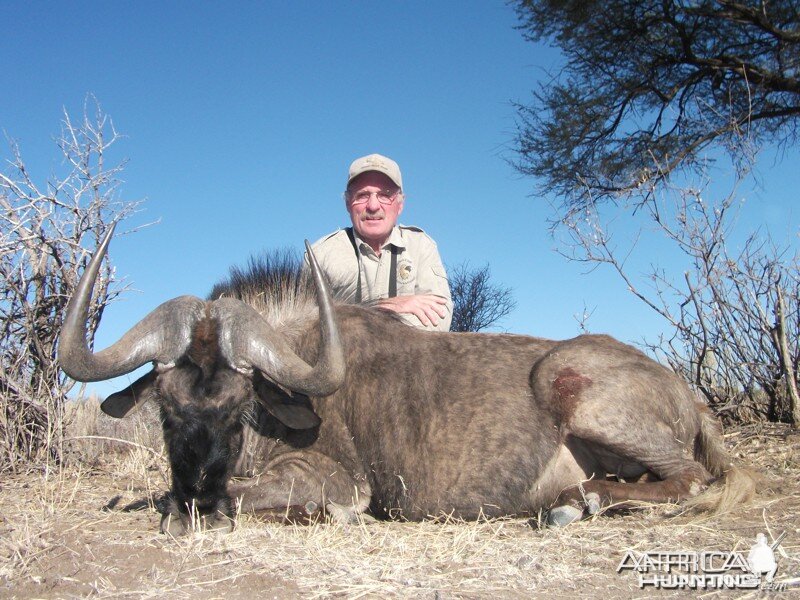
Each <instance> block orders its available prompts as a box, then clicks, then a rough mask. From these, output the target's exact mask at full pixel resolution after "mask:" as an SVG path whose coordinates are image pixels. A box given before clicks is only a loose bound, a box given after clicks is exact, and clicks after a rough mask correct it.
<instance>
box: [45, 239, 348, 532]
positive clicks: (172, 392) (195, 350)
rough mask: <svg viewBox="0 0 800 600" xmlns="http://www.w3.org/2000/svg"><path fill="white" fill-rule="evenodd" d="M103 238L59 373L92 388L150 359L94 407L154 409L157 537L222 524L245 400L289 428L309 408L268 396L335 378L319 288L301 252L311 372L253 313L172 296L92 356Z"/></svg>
mask: <svg viewBox="0 0 800 600" xmlns="http://www.w3.org/2000/svg"><path fill="white" fill-rule="evenodd" d="M112 234H113V227H112V228H111V230H110V231H109V233H108V234H107V235H106V237H105V239H104V240H103V241H102V243H101V244H100V246H99V247H98V250H97V252H96V253H95V255H94V257H93V258H92V260H91V261H90V262H89V264H88V265H87V267H86V270H85V272H84V274H83V277H81V280H80V282H79V283H78V287H77V289H76V291H75V294H74V296H73V297H72V299H71V300H70V303H69V304H68V306H67V312H66V316H65V318H64V325H63V327H62V330H61V341H60V343H59V349H58V358H59V363H60V365H61V368H62V369H63V370H64V372H65V373H66V374H67V375H69V376H70V377H72V378H73V379H76V380H78V381H101V380H104V379H110V378H112V377H117V376H119V375H123V374H126V373H130V372H131V371H133V370H135V369H137V368H138V367H140V366H141V365H143V364H145V363H147V362H153V364H154V369H153V370H152V371H151V372H150V373H148V374H147V375H145V376H144V377H142V378H140V379H139V380H137V381H136V382H134V383H133V384H131V385H130V386H129V387H127V388H126V389H124V390H122V391H120V392H117V393H115V394H112V395H111V396H109V397H108V398H107V399H106V400H105V401H104V402H103V404H102V409H103V411H104V412H105V413H107V414H109V415H111V416H114V417H123V416H125V415H126V414H128V412H130V410H131V409H132V408H133V407H134V406H136V405H137V404H138V403H140V402H142V401H145V400H148V399H151V400H154V401H156V402H157V403H158V404H159V406H160V408H161V418H162V423H163V428H164V440H165V443H166V445H167V449H168V453H169V460H170V466H171V468H172V490H171V501H170V502H171V504H172V506H171V507H169V509H168V510H167V511H166V512H165V518H164V520H162V529H163V530H168V531H175V532H177V531H180V530H182V529H184V528H185V526H186V522H187V520H188V518H189V517H188V515H190V514H199V515H201V516H204V517H208V518H209V519H210V520H211V521H212V522H213V523H214V524H215V525H216V526H223V527H230V520H229V518H230V516H231V512H232V507H231V503H230V499H229V498H228V496H227V493H226V490H225V487H226V482H227V480H228V477H229V475H230V472H231V469H232V467H233V464H234V462H235V460H236V457H237V454H238V452H239V448H240V445H241V436H242V426H243V423H242V421H243V418H244V416H245V415H246V413H247V412H248V410H249V409H250V407H251V406H252V403H253V402H254V401H256V400H258V401H260V402H261V403H262V404H264V405H265V406H266V408H267V409H268V410H269V411H270V412H271V413H272V414H273V415H274V416H275V417H276V418H278V419H279V420H281V421H283V422H284V423H285V424H286V425H288V426H290V427H292V428H295V429H302V428H310V427H314V426H315V425H317V424H319V419H318V417H317V416H316V415H315V414H314V413H313V412H312V411H311V410H310V409H309V408H308V406H307V405H304V404H302V403H291V402H289V403H286V402H275V401H274V399H275V394H274V392H275V390H276V389H285V390H290V391H292V392H296V393H299V394H302V395H305V396H326V395H329V394H332V393H333V392H334V391H336V389H337V388H338V387H339V386H340V385H341V384H342V381H343V380H344V357H343V350H342V344H341V340H340V337H339V333H338V330H337V327H336V323H335V321H334V318H333V308H332V302H331V298H330V293H329V292H328V289H327V285H326V283H325V281H324V279H323V277H322V274H321V272H320V270H319V267H318V265H317V263H316V260H315V259H314V257H313V253H312V252H311V250H310V248H308V255H309V258H310V265H311V272H312V277H313V279H314V282H315V284H316V289H317V301H318V304H319V310H320V332H321V336H320V347H319V352H318V359H317V362H316V364H315V365H314V366H313V367H311V366H310V365H308V364H307V363H305V362H304V361H303V360H302V359H301V358H299V357H298V356H297V355H296V354H295V353H294V352H293V350H292V349H291V348H290V347H289V345H288V344H287V343H286V341H285V340H284V338H283V336H282V335H281V334H280V333H278V332H276V331H275V330H274V329H273V328H272V327H271V326H270V325H269V324H268V323H267V322H266V321H265V320H264V319H263V318H262V317H261V315H259V313H258V312H257V311H256V310H255V309H253V308H252V307H250V306H248V305H247V304H245V303H243V302H241V301H239V300H236V299H233V298H221V299H219V300H215V301H204V300H201V299H200V298H195V297H192V296H181V297H179V298H175V299H173V300H170V301H168V302H165V303H164V304H162V305H161V306H159V307H158V308H156V309H155V310H154V311H152V312H151V313H150V314H149V315H147V316H146V317H145V318H144V319H142V320H141V321H140V322H139V323H138V324H136V325H135V326H134V327H133V328H131V329H130V330H129V331H128V332H126V333H125V334H124V335H123V336H122V338H121V339H120V340H119V341H117V342H116V343H114V344H113V345H111V346H110V347H109V348H106V349H105V350H102V351H100V352H97V353H94V352H92V350H91V349H90V348H89V346H88V343H87V340H86V321H87V316H88V307H89V302H90V294H91V289H92V287H93V286H94V282H95V279H96V277H97V272H98V270H99V268H100V264H101V262H102V259H103V256H104V255H105V253H106V250H107V248H108V244H109V242H110V240H111V236H112ZM306 246H307V247H308V243H307V242H306ZM273 383H274V384H277V386H275V385H272V384H273ZM173 517H175V519H174V521H175V522H174V523H173V522H172V519H173Z"/></svg>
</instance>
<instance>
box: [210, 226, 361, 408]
mask: <svg viewBox="0 0 800 600" xmlns="http://www.w3.org/2000/svg"><path fill="white" fill-rule="evenodd" d="M306 250H307V252H308V261H309V264H310V266H311V274H312V276H313V278H314V283H315V285H316V289H317V303H318V304H319V323H320V343H319V352H318V356H317V362H316V364H315V365H314V367H313V368H312V367H310V366H309V365H308V364H306V363H305V362H304V361H303V360H302V359H300V358H299V357H298V356H297V355H296V354H295V353H294V351H293V350H292V349H291V348H290V347H289V346H288V344H287V343H286V342H285V341H284V339H283V337H282V336H279V335H276V333H275V330H274V329H273V328H272V327H271V326H270V325H269V324H268V323H267V322H266V321H265V320H264V319H263V318H262V317H261V315H260V314H259V313H258V312H257V311H256V310H255V309H253V308H252V307H250V306H248V305H246V304H244V303H242V302H240V301H238V300H234V299H232V298H220V299H219V300H217V301H216V302H214V305H213V307H212V309H211V310H212V314H213V316H215V317H216V318H217V319H219V321H220V322H221V323H222V326H221V327H220V332H221V334H220V341H219V342H220V348H221V349H222V353H223V354H224V355H225V357H226V358H227V359H228V362H229V363H230V364H231V365H232V366H234V367H237V368H249V367H253V368H256V369H258V370H259V371H261V372H262V373H264V374H265V375H267V376H268V377H269V378H271V379H272V380H273V381H275V382H276V383H278V384H280V385H281V386H283V387H285V388H288V389H290V390H292V391H295V392H299V393H301V394H305V395H307V396H327V395H329V394H332V393H333V392H335V391H336V390H337V389H338V388H339V386H340V385H341V384H342V382H343V381H344V375H345V367H344V349H343V347H342V341H341V338H340V337H339V330H338V328H337V327H336V321H335V319H334V317H333V302H332V301H331V296H330V292H329V291H328V285H327V283H326V282H325V278H324V277H323V275H322V272H321V270H320V268H319V265H318V264H317V259H316V258H315V257H314V253H313V252H312V251H311V246H309V244H308V241H307V240H306Z"/></svg>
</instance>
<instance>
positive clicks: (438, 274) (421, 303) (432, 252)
mask: <svg viewBox="0 0 800 600" xmlns="http://www.w3.org/2000/svg"><path fill="white" fill-rule="evenodd" d="M417 231H418V232H419V233H420V234H421V237H419V238H418V241H419V244H418V245H417V247H415V250H416V251H417V255H416V256H414V261H415V263H416V265H417V281H416V285H415V293H414V295H409V296H397V297H395V298H384V299H382V300H380V301H378V303H377V305H378V306H380V307H381V308H385V309H387V310H391V311H394V312H396V313H400V314H403V315H407V317H406V318H407V320H410V321H411V324H412V325H415V326H418V327H422V328H424V329H428V330H431V331H449V330H450V322H451V321H452V319H453V301H452V299H451V297H450V284H449V283H448V281H447V272H446V271H445V269H444V265H443V264H442V259H441V257H440V256H439V250H438V248H437V247H436V242H434V241H433V240H432V239H431V238H430V237H428V236H427V235H425V234H424V233H423V232H422V231H421V230H417Z"/></svg>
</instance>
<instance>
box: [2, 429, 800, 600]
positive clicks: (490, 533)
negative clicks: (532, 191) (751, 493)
mask: <svg viewBox="0 0 800 600" xmlns="http://www.w3.org/2000/svg"><path fill="white" fill-rule="evenodd" d="M726 440H727V443H728V445H729V448H730V449H731V450H732V452H733V454H734V455H735V456H736V457H737V461H738V462H739V463H741V464H744V465H748V466H751V467H753V468H755V469H757V470H758V471H759V472H761V473H764V474H765V476H766V479H765V482H763V483H762V484H761V486H760V487H761V493H760V495H759V496H758V498H757V499H756V500H755V501H754V502H753V503H752V504H751V505H749V506H747V507H742V509H741V510H740V511H739V512H737V513H735V514H731V513H729V514H725V515H720V516H708V515H700V516H698V515H689V514H676V513H680V511H679V510H678V509H677V508H676V507H674V506H671V507H663V506H662V507H645V508H643V509H641V510H637V511H635V512H631V513H628V514H617V515H609V514H605V515H601V516H598V517H593V518H591V519H589V520H586V521H583V522H581V523H577V524H574V525H572V526H570V527H568V528H565V529H561V530H553V529H546V528H539V527H537V526H536V525H531V524H530V523H529V522H528V521H527V520H521V519H516V520H514V519H511V520H500V521H491V522H481V523H445V524H435V523H432V522H424V523H377V524H369V525H351V526H343V525H338V524H329V523H317V524H314V525H307V526H298V525H277V524H264V523H259V522H257V521H255V520H254V519H253V518H251V517H248V516H247V515H241V516H240V518H239V522H238V524H237V528H236V530H235V531H234V532H233V533H230V534H219V533H203V532H197V533H194V534H190V535H188V536H186V537H183V538H181V539H173V538H169V537H167V536H165V535H162V534H159V533H158V522H159V515H158V513H157V511H156V510H155V508H154V506H153V500H154V499H155V498H158V497H159V496H160V495H161V494H162V493H163V492H165V491H166V490H167V488H168V473H167V467H166V463H165V462H164V460H163V456H162V455H161V454H160V453H159V451H158V450H157V449H156V450H153V448H151V447H149V446H148V444H146V443H140V442H131V443H129V450H127V451H121V452H120V451H115V452H108V451H107V450H104V449H103V447H102V443H103V441H102V440H97V439H94V440H84V444H86V445H85V446H84V447H83V448H78V449H77V450H76V452H78V454H79V457H78V458H79V459H76V460H73V461H72V464H71V465H70V466H68V467H65V468H61V469H52V470H47V469H45V470H40V471H38V472H27V473H18V474H3V475H2V476H1V477H2V479H0V597H3V598H83V597H90V596H91V597H97V598H150V597H170V598H190V597H191V598H198V599H202V598H225V599H227V600H233V599H235V598H253V597H259V598H278V599H283V598H326V597H340V598H359V597H368V598H386V597H389V598H431V599H434V598H435V599H444V598H531V597H541V596H545V597H556V598H567V597H569V598H595V599H597V598H600V599H604V598H637V597H651V596H653V595H654V594H655V592H654V591H653V590H652V589H644V590H642V589H640V588H639V587H638V580H637V575H636V574H635V573H633V572H631V571H630V570H624V571H622V572H617V567H618V565H619V564H620V561H621V560H622V559H623V557H624V556H625V553H626V551H628V550H637V551H640V552H652V551H657V550H662V551H679V550H685V551H702V550H719V551H723V552H729V551H743V552H745V554H746V553H747V551H748V549H749V548H750V546H751V545H752V544H753V543H754V541H755V538H756V535H757V534H758V533H764V534H766V536H767V539H768V541H770V542H771V541H772V540H774V539H775V538H777V537H778V536H779V535H780V534H781V533H783V532H786V536H785V537H784V539H783V541H782V544H781V545H780V546H779V547H778V549H777V550H776V557H777V560H778V571H777V575H776V580H778V581H782V582H784V583H786V584H787V589H786V590H784V591H779V592H764V591H742V590H734V591H730V590H728V591H710V590H695V591H692V592H690V593H689V594H688V595H690V596H698V597H704V598H705V597H714V598H717V597H736V598H744V597H763V596H767V595H768V596H772V597H775V598H779V599H780V598H787V599H788V598H791V597H800V494H799V493H798V492H800V434H798V433H797V432H793V431H792V430H791V429H789V428H788V427H786V426H781V425H764V426H748V427H743V428H739V429H736V430H732V431H730V432H728V433H727V434H726ZM89 444H95V446H96V447H90V446H89ZM97 445H100V446H97ZM658 595H659V596H672V595H677V596H681V597H686V596H687V592H685V591H683V592H675V591H672V592H660V593H659V594H658Z"/></svg>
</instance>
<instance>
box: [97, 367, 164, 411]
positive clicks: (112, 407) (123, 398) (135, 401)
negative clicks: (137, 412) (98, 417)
mask: <svg viewBox="0 0 800 600" xmlns="http://www.w3.org/2000/svg"><path fill="white" fill-rule="evenodd" d="M157 376H158V373H156V371H155V369H153V370H152V371H150V372H149V373H148V374H147V375H145V376H144V377H140V378H139V379H137V380H136V381H134V382H133V383H132V384H130V385H129V386H128V387H126V388H125V389H124V390H120V391H118V392H115V393H113V394H111V395H110V396H109V397H108V398H106V399H105V400H103V403H102V404H101V405H100V410H102V411H103V412H104V413H106V414H107V415H108V416H110V417H114V418H117V419H121V418H122V417H124V416H125V415H127V414H128V413H129V412H131V411H132V410H133V409H134V408H138V407H139V406H141V404H142V403H143V402H144V401H145V400H147V399H149V398H151V397H152V394H153V384H154V383H155V380H156V377H157Z"/></svg>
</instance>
